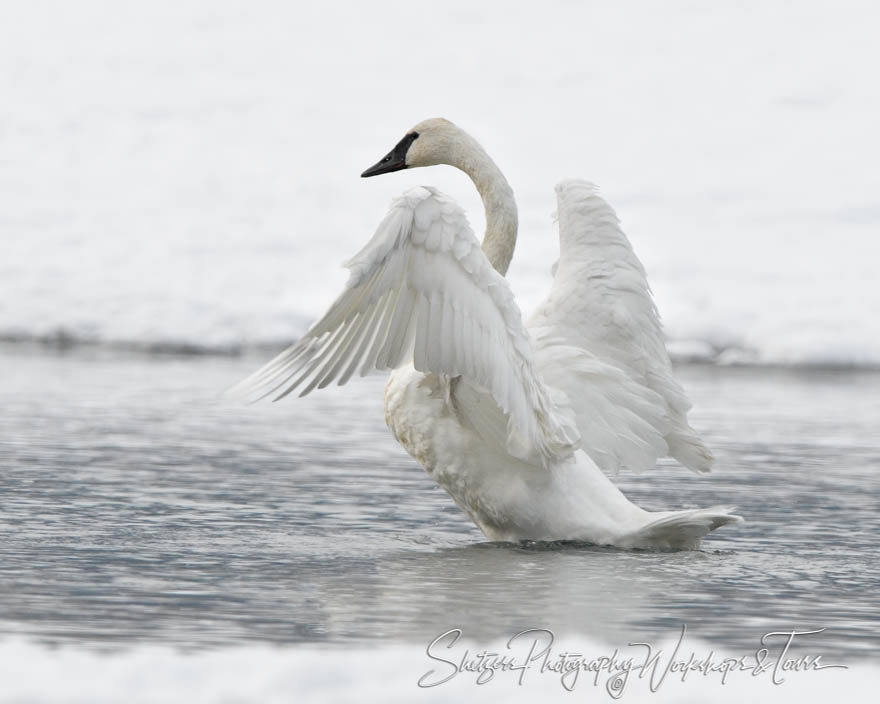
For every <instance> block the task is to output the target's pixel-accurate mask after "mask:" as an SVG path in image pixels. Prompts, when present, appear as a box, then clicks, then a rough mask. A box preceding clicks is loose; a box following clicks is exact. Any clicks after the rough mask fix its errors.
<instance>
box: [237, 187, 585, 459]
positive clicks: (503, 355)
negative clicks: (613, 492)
mask: <svg viewBox="0 0 880 704" xmlns="http://www.w3.org/2000/svg"><path fill="white" fill-rule="evenodd" d="M346 266H347V267H348V268H349V270H350V272H351V275H350V277H349V281H348V283H347V285H346V288H345V290H344V291H343V292H342V294H341V295H340V296H339V297H338V298H337V299H336V301H335V302H334V303H333V305H331V307H330V309H329V310H328V311H327V313H326V314H325V315H324V316H323V317H322V318H321V319H320V320H318V321H317V322H316V323H315V324H314V325H313V326H312V328H311V329H310V330H309V331H308V332H307V333H306V334H305V335H304V336H303V338H302V339H301V340H299V342H297V343H296V344H294V345H292V346H291V347H290V348H288V349H287V350H285V351H284V352H282V353H281V354H280V355H278V356H277V357H276V358H275V359H273V360H272V361H270V362H269V363H268V364H267V365H266V366H265V367H263V368H262V369H261V370H259V371H257V372H256V373H255V374H253V375H252V376H251V377H249V378H248V379H246V380H244V381H243V382H241V384H239V385H237V387H236V389H235V390H236V391H238V392H240V393H245V394H248V395H251V396H257V397H260V398H262V397H264V396H267V395H270V394H275V398H276V400H277V399H279V398H283V397H284V396H286V395H288V394H290V393H292V392H293V391H295V390H297V389H300V388H301V391H300V395H301V396H304V395H306V394H308V393H310V392H311V391H313V390H314V389H316V388H323V387H325V386H327V385H328V384H330V383H331V382H332V381H334V380H338V382H339V383H340V384H344V383H345V382H346V381H348V379H349V378H350V377H351V375H352V374H353V373H354V372H355V371H356V370H359V371H360V373H361V375H364V374H366V373H368V372H370V371H371V370H374V369H391V368H396V367H398V366H400V365H401V364H403V363H404V362H406V361H409V360H412V362H413V364H414V366H415V368H416V369H417V370H419V371H423V372H429V373H434V374H439V375H443V376H446V377H459V376H460V377H463V378H464V379H465V380H466V381H467V382H468V384H469V387H468V388H469V389H470V390H471V391H473V389H477V390H479V389H484V390H485V393H486V394H488V398H491V399H492V401H494V403H495V404H497V406H498V408H499V409H500V411H501V412H502V413H503V414H504V415H505V416H506V423H507V429H506V441H505V442H506V447H507V449H508V451H509V452H511V453H512V454H514V455H515V456H517V457H520V458H523V459H529V460H538V461H539V462H540V463H541V464H543V465H545V466H547V465H549V464H551V463H552V462H553V461H556V460H558V459H559V458H560V457H564V456H568V455H569V454H571V452H572V451H573V448H574V447H575V445H576V443H577V442H578V433H577V429H576V428H575V427H574V425H573V423H572V421H571V420H570V418H569V417H568V416H567V415H566V410H565V409H564V408H563V407H562V406H561V404H560V403H558V402H557V401H556V400H554V398H553V397H552V396H551V392H550V390H548V388H547V387H546V386H545V385H544V383H543V381H542V380H541V379H540V377H539V376H538V374H537V372H536V368H535V364H534V353H533V350H532V346H531V342H530V338H529V334H528V332H527V331H526V329H525V327H524V326H523V323H522V318H521V315H520V312H519V309H518V307H517V306H516V303H515V302H514V299H513V295H512V293H511V292H510V289H509V287H508V285H507V282H506V281H505V280H504V278H503V277H502V276H501V275H500V274H498V272H496V271H495V270H494V269H493V268H492V266H491V264H490V263H489V261H488V259H487V258H486V255H485V254H484V253H483V251H482V249H481V248H480V246H479V244H478V243H477V241H476V239H475V238H474V235H473V232H472V231H471V229H470V226H469V225H468V223H467V220H466V218H465V216H464V213H463V212H462V211H461V209H460V208H459V207H458V206H457V205H456V204H455V203H454V202H453V201H452V200H450V199H449V198H446V197H445V196H443V195H442V194H440V193H438V192H437V191H435V190H434V189H428V188H415V189H412V190H410V191H407V192H406V193H405V194H404V195H403V196H402V197H401V198H399V199H397V200H396V201H395V202H394V204H393V205H392V208H391V211H390V212H389V213H388V215H387V216H386V217H385V218H384V219H383V221H382V223H381V224H380V225H379V227H378V229H377V231H376V233H375V234H374V235H373V237H372V238H371V239H370V241H369V242H368V243H367V245H366V246H365V247H364V248H363V249H362V250H361V251H360V252H359V253H358V254H357V255H355V256H354V257H353V258H352V259H351V260H349V261H348V262H347V264H346ZM475 393H476V392H475ZM484 415H485V414H484ZM490 415H491V414H490Z"/></svg>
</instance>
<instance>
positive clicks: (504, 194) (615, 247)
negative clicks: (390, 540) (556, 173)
mask: <svg viewBox="0 0 880 704" xmlns="http://www.w3.org/2000/svg"><path fill="white" fill-rule="evenodd" d="M438 164H447V165H449V166H453V167H455V168H457V169H460V170H461V171H463V172H464V173H466V174H467V175H468V176H469V177H470V178H471V180H472V181H473V183H474V185H475V186H476V188H477V191H478V192H479V194H480V196H481V198H482V200H483V205H484V207H485V211H486V232H485V236H484V238H483V241H482V245H481V244H480V243H479V242H478V241H477V240H476V238H475V237H474V233H473V231H472V230H471V228H470V225H469V224H468V221H467V218H466V216H465V214H464V212H463V210H462V209H461V208H460V207H459V206H458V205H457V204H456V203H455V202H454V201H453V200H452V199H451V198H449V197H448V196H446V195H444V194H442V193H441V192H439V191H438V190H436V189H435V188H432V187H430V186H423V187H416V188H411V189H410V190H408V191H406V192H405V193H403V195H401V196H400V197H399V198H397V199H396V200H394V201H393V203H392V206H391V209H390V211H389V212H388V214H387V215H386V216H385V218H384V219H383V220H382V222H381V223H380V224H379V227H378V228H377V230H376V232H375V234H374V235H373V237H372V239H370V240H369V242H367V244H366V245H365V246H364V248H363V249H361V251H360V252H358V253H357V254H356V255H355V256H354V257H353V258H351V259H350V260H349V261H347V262H346V263H345V266H346V267H347V268H348V269H349V270H350V276H349V279H348V282H347V284H346V286H345V289H344V291H343V292H342V293H341V294H340V296H339V297H338V298H337V299H336V301H335V302H334V303H333V304H332V305H331V306H330V309H329V310H328V311H327V313H326V314H325V315H324V316H323V317H322V318H321V319H320V320H318V321H317V322H316V323H315V324H314V325H313V326H312V327H311V328H310V329H309V330H308V332H307V333H306V334H305V335H304V336H303V337H302V338H301V339H300V340H299V341H298V342H297V343H295V344H293V345H292V346H291V347H289V348H288V349H287V350H285V351H284V352H282V353H281V354H279V355H278V356H277V357H275V358H274V359H273V360H271V361H270V362H269V363H267V364H266V365H265V366H264V367H263V368H261V369H260V370H258V371H257V372H256V373H254V374H253V375H251V376H250V377H248V378H247V379H245V380H244V381H243V382H241V383H240V384H239V385H238V386H237V387H236V391H237V392H239V393H242V392H243V393H245V394H248V395H250V396H251V397H252V398H253V399H254V400H256V398H262V397H265V396H268V395H274V396H275V399H276V400H277V399H280V398H283V397H284V396H286V395H288V394H290V393H291V392H293V391H294V390H297V389H300V394H299V395H300V396H304V395H306V394H308V393H309V392H311V391H312V390H314V389H316V388H318V389H320V388H323V387H325V386H327V385H328V384H330V383H331V382H333V381H336V382H337V383H338V384H345V383H346V382H347V381H348V380H349V379H350V378H351V376H352V375H353V374H354V373H355V372H358V373H359V374H360V375H362V376H363V375H365V374H367V373H369V372H371V371H373V370H393V371H392V372H391V376H390V378H389V380H388V384H387V386H386V389H385V398H384V408H385V420H386V422H387V424H388V427H389V428H390V430H391V432H392V433H393V434H394V437H395V438H396V439H397V440H398V442H400V444H401V445H403V447H404V448H405V449H406V450H407V452H409V454H410V455H412V456H413V457H414V458H415V459H416V460H418V461H419V463H421V464H422V465H423V466H424V468H425V469H426V470H427V472H428V474H429V475H430V476H431V477H432V478H433V479H434V480H435V481H436V482H437V483H438V484H439V485H440V486H442V487H443V488H444V489H445V490H446V491H447V492H448V493H449V495H450V496H451V497H452V499H453V501H455V503H456V504H457V505H458V506H459V507H460V508H461V509H462V510H463V511H464V512H465V513H466V514H467V515H468V516H469V517H470V518H471V519H472V520H473V522H474V523H475V524H476V525H477V526H478V527H479V528H480V530H481V531H482V532H483V533H484V534H485V536H486V537H487V538H488V539H489V540H497V541H523V540H534V541H550V540H578V541H586V542H590V543H594V544H598V545H609V546H616V547H619V548H672V549H697V548H699V546H700V541H701V538H702V537H703V536H704V535H705V534H706V533H708V532H709V531H711V530H714V529H715V528H718V527H719V526H723V525H726V524H728V523H735V522H738V521H741V520H742V518H741V517H740V516H737V515H734V514H732V513H731V511H732V510H733V507H729V506H714V507H711V508H706V509H691V510H680V511H660V512H651V511H646V510H644V509H642V508H640V507H638V506H636V505H635V504H634V503H632V502H631V501H629V499H627V498H626V497H625V496H624V494H623V493H622V492H621V491H620V490H619V489H618V488H617V487H616V486H615V484H614V483H613V482H612V481H611V480H610V479H609V477H608V476H607V475H608V474H612V475H613V474H614V473H616V472H618V471H620V470H633V471H640V470H642V469H645V468H647V467H652V466H653V465H654V464H655V462H656V460H657V459H658V457H661V456H665V455H669V456H671V457H673V458H675V459H677V460H678V461H679V462H681V463H682V464H683V465H685V466H686V467H688V468H690V469H691V470H694V471H695V472H708V471H709V469H710V466H711V463H712V459H713V458H712V455H711V453H710V452H709V451H708V450H707V449H706V447H705V445H704V444H703V442H702V441H701V440H700V438H699V437H698V436H697V435H696V433H695V432H694V431H693V429H692V428H691V427H690V426H689V425H688V422H687V417H686V414H687V411H688V409H689V408H690V403H689V401H688V399H687V397H686V396H685V393H684V391H683V389H682V387H681V386H680V385H679V384H678V383H677V382H676V381H675V379H674V378H673V376H672V369H671V364H670V360H669V355H668V353H667V351H666V348H665V344H664V341H663V336H662V330H661V326H660V321H659V317H658V314H657V310H656V308H655V306H654V303H653V300H652V298H651V294H650V291H649V288H648V283H647V280H646V278H645V271H644V269H643V267H642V265H641V263H640V262H639V260H638V259H637V258H636V255H635V253H634V252H633V249H632V247H631V245H630V243H629V241H628V239H627V237H626V236H625V235H624V233H623V232H622V231H621V229H620V227H619V222H618V219H617V217H616V215H615V213H614V211H613V210H612V209H611V208H610V207H609V206H608V204H607V203H606V202H605V201H604V200H603V199H602V198H600V197H599V196H598V195H597V193H596V189H595V187H594V186H593V185H592V184H590V183H589V182H586V181H580V180H566V181H562V182H561V183H559V185H557V186H556V196H557V204H558V214H557V219H558V224H559V239H560V257H559V260H558V262H557V264H556V265H555V267H554V270H553V272H554V279H553V284H552V287H551V290H550V293H549V295H548V296H547V299H546V300H545V301H544V302H543V303H542V304H541V305H540V306H539V308H538V309H537V310H536V311H535V312H534V314H533V315H532V316H531V318H530V319H529V320H528V322H527V323H525V324H524V322H523V319H522V315H521V313H520V310H519V308H518V306H517V304H516V302H515V300H514V297H513V293H512V292H511V289H510V286H509V285H508V283H507V280H506V279H505V278H504V275H505V273H506V272H507V268H508V265H509V264H510V260H511V257H512V256H513V250H514V245H515V243H516V238H517V208H516V202H515V200H514V196H513V190H512V189H511V187H510V185H509V184H508V182H507V180H506V179H505V177H504V175H503V174H502V173H501V171H500V169H499V168H498V166H496V164H495V162H494V161H493V160H492V159H491V158H490V157H489V155H488V154H487V153H486V151H485V150H484V149H483V147H482V146H480V144H479V143H478V142H477V141H476V140H475V139H474V138H473V137H471V136H470V135H469V134H468V133H467V132H465V131H464V130H462V129H461V128H459V127H458V126H456V125H455V124H453V123H452V122H450V121H448V120H446V119H443V118H432V119H429V120H425V121H423V122H420V123H419V124H417V125H416V126H415V127H413V128H412V129H411V130H409V131H408V132H407V133H406V134H405V136H404V137H403V139H401V140H400V141H399V142H398V143H397V145H396V146H395V147H394V148H393V149H392V150H391V151H390V152H389V153H388V154H387V155H386V156H385V157H383V158H382V159H381V160H380V161H379V162H378V163H377V164H375V165H374V166H372V167H370V168H369V169H367V170H366V171H364V172H363V174H361V175H362V176H363V177H372V176H378V175H380V174H388V173H392V172H395V171H399V170H402V169H411V168H416V167H425V166H433V165H438Z"/></svg>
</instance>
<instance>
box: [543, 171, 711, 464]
mask: <svg viewBox="0 0 880 704" xmlns="http://www.w3.org/2000/svg"><path fill="white" fill-rule="evenodd" d="M556 196H557V204H558V219H559V241H560V256H559V261H558V263H557V265H556V268H555V274H554V280H553V286H552V288H551V290H550V295H549V296H548V297H547V300H546V301H544V303H542V304H541V306H540V307H539V308H538V310H537V311H535V313H534V315H533V316H532V317H531V319H530V320H529V324H528V325H529V328H530V329H531V330H532V331H533V333H534V334H535V337H536V338H537V339H538V345H537V347H538V351H537V354H538V357H539V367H540V369H541V372H542V374H543V375H544V377H545V378H546V380H547V382H548V383H550V384H552V385H561V387H562V388H564V389H578V390H579V391H578V392H577V393H569V396H570V397H571V399H572V405H573V406H574V410H575V413H576V415H577V423H578V428H579V430H580V432H581V435H582V436H583V447H584V449H585V450H586V451H587V452H588V453H590V454H591V456H592V457H593V460H594V461H595V462H596V463H597V464H599V466H600V467H602V468H603V469H605V470H609V469H610V470H617V469H619V468H628V469H633V470H637V471H638V470H641V469H644V468H645V467H649V466H652V465H653V464H654V462H655V461H656V459H657V458H658V457H660V456H663V455H665V454H669V455H671V456H672V457H674V458H676V459H677V460H678V461H679V462H681V463H682V464H684V465H685V466H686V467H689V468H690V469H692V470H694V471H698V472H699V471H708V470H709V468H710V466H711V463H712V455H711V453H710V452H709V451H708V450H707V449H706V447H705V446H704V445H703V443H702V441H701V440H700V439H699V438H698V437H697V435H696V433H695V432H694V431H693V429H692V428H691V427H690V426H689V425H688V422H687V417H686V414H687V411H688V409H689V408H690V402H689V401H688V399H687V397H686V396H685V393H684V390H683V389H682V388H681V386H680V385H679V384H678V382H677V381H676V380H675V379H674V378H673V376H672V366H671V364H670V361H669V354H668V353H667V351H666V346H665V343H664V340H663V331H662V328H661V325H660V318H659V316H658V314H657V308H656V307H655V305H654V301H653V300H652V298H651V291H650V288H649V286H648V282H647V279H646V278H645V270H644V268H643V267H642V264H641V262H639V260H638V258H637V257H636V255H635V253H634V252H633V249H632V246H631V245H630V243H629V240H628V239H627V237H626V235H625V234H624V233H623V231H622V230H621V229H620V222H619V220H618V219H617V215H616V214H615V213H614V211H613V210H612V209H611V207H610V206H609V205H608V204H607V203H606V202H605V201H604V200H603V199H602V198H600V197H599V196H598V195H597V194H596V189H595V187H594V186H593V184H591V183H589V182H587V181H576V180H570V181H563V182H562V183H560V184H559V185H558V186H557V187H556ZM581 390H582V392H581Z"/></svg>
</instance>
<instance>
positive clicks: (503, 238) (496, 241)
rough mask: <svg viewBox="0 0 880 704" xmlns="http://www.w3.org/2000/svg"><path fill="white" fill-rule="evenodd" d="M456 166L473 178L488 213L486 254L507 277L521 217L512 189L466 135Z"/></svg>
mask: <svg viewBox="0 0 880 704" xmlns="http://www.w3.org/2000/svg"><path fill="white" fill-rule="evenodd" d="M465 137H466V138H465V139H464V140H463V143H462V145H461V147H462V148H461V150H460V151H459V154H458V155H457V157H458V158H457V159H456V161H457V162H458V163H455V164H453V166H457V167H458V168H459V169H461V170H462V171H464V172H465V173H466V174H467V175H468V176H470V178H471V181H473V183H474V185H475V186H476V187H477V191H478V192H479V194H480V198H482V200H483V207H484V208H485V210H486V234H485V235H484V237H483V251H484V252H485V253H486V257H487V258H488V259H489V261H490V262H491V264H492V266H493V267H495V269H496V270H497V271H498V272H499V273H500V274H501V275H502V276H503V275H504V274H506V273H507V269H508V267H509V266H510V260H511V259H512V258H513V250H514V247H515V246H516V235H517V227H518V217H517V210H516V200H515V199H514V197H513V189H512V188H511V187H510V184H509V183H508V182H507V179H506V178H504V174H502V173H501V169H499V168H498V166H497V165H496V164H495V162H494V161H492V159H491V158H490V157H489V155H488V154H487V153H486V151H485V150H484V149H483V147H481V146H480V145H479V144H478V143H477V141H476V140H474V139H473V138H471V137H470V136H469V135H465Z"/></svg>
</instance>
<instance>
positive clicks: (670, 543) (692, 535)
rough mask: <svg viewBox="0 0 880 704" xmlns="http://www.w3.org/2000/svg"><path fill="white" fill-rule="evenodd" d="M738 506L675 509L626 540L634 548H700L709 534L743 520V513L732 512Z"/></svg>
mask: <svg viewBox="0 0 880 704" xmlns="http://www.w3.org/2000/svg"><path fill="white" fill-rule="evenodd" d="M735 508H736V507H735V506H712V507H710V508H697V509H690V510H686V511H675V512H673V513H670V514H667V515H665V516H663V517H662V518H658V519H657V520H655V521H651V522H650V523H649V524H648V525H646V526H644V527H643V528H640V529H639V530H637V531H635V532H634V533H631V534H630V535H628V536H627V538H626V541H625V542H626V543H627V544H628V545H629V546H630V547H634V548H672V549H678V550H697V549H699V547H700V541H701V540H702V538H703V536H704V535H706V534H707V533H709V532H711V531H713V530H715V529H716V528H720V527H721V526H725V525H727V524H728V523H740V522H742V520H743V518H742V516H737V515H736V514H734V513H731V512H732V511H734V510H735Z"/></svg>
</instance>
